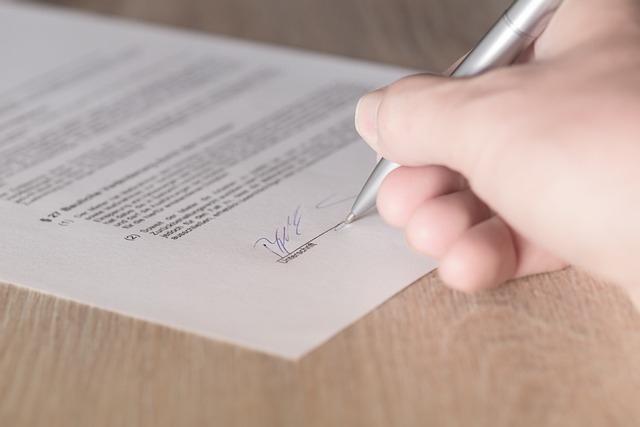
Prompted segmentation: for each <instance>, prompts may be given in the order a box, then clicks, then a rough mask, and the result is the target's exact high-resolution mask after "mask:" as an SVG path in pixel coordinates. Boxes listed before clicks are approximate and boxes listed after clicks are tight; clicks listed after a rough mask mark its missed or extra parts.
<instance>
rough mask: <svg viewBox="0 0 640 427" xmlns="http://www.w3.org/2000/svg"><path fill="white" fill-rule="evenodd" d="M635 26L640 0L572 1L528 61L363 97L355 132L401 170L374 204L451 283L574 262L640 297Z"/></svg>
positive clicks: (638, 46)
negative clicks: (436, 262) (436, 263)
mask: <svg viewBox="0 0 640 427" xmlns="http://www.w3.org/2000/svg"><path fill="white" fill-rule="evenodd" d="M639 23H640V3H638V2H636V1H633V0H565V2H564V3H563V5H562V7H561V8H560V9H559V10H558V12H557V13H556V15H555V17H554V18H553V20H552V21H551V23H550V25H549V27H548V28H547V30H546V31H545V33H544V34H543V36H542V37H541V38H540V39H539V40H538V41H537V42H536V44H535V46H534V49H533V52H532V54H531V55H530V58H529V59H528V61H527V62H526V63H524V64H518V65H514V66H512V67H508V68H503V69H499V70H495V71H491V72H488V73H485V74H483V75H481V76H478V77H473V78H467V79H449V78H444V77H437V76H431V75H417V76H411V77H407V78H404V79H402V80H400V81H398V82H396V83H393V84H392V85H390V86H388V87H386V88H383V89H381V90H378V91H376V92H373V93H372V94H369V95H366V96H365V97H364V98H363V99H362V100H361V101H360V103H359V104H358V108H357V112H356V127H357V128H358V131H359V133H360V134H361V135H362V137H363V138H364V139H365V140H366V141H367V143H369V145H371V147H372V148H373V149H374V150H376V151H377V152H378V154H380V155H381V156H383V157H385V158H387V159H389V160H391V161H394V162H396V163H400V164H402V165H404V166H403V167H401V168H399V169H397V170H396V171H394V172H393V173H392V174H390V175H389V176H388V177H387V179H386V180H385V182H384V183H383V186H382V188H381V189H380V192H379V195H378V210H379V212H380V214H381V215H382V216H383V218H384V219H385V220H386V221H387V222H388V223H390V224H391V225H393V226H397V227H403V228H404V229H405V232H406V238H407V241H408V242H409V244H410V245H411V246H412V247H413V248H414V249H415V250H417V251H419V252H421V253H424V254H427V255H430V256H434V257H436V258H439V259H440V274H441V276H442V278H443V280H444V281H445V282H447V283H449V284H450V285H451V286H453V287H455V288H458V289H461V290H467V291H470V290H478V289H483V288H487V287H490V286H494V285H497V284H500V283H503V282H505V281H507V280H510V279H512V278H517V277H521V276H525V275H530V274H534V273H538V272H544V271H550V270H555V269H558V268H561V267H563V266H564V265H566V264H567V263H571V264H575V265H577V266H580V267H583V268H585V269H587V270H590V271H592V272H594V273H596V274H599V275H602V276H604V277H606V278H608V279H612V280H614V281H617V282H619V283H621V284H623V285H626V286H627V287H628V288H629V289H630V290H632V293H633V292H636V296H635V297H636V301H637V302H640V295H639V294H638V293H640V292H639V291H638V287H639V286H640V261H639V260H638V259H637V258H638V256H640V24H639ZM634 289H635V291H634Z"/></svg>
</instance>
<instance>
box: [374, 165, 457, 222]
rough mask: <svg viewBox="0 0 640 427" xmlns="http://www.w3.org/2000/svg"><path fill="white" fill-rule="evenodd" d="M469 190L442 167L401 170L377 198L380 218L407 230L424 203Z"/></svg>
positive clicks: (383, 187) (388, 180) (450, 171)
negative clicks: (410, 220) (413, 214)
mask: <svg viewBox="0 0 640 427" xmlns="http://www.w3.org/2000/svg"><path fill="white" fill-rule="evenodd" d="M466 187H467V182H466V180H465V179H464V178H463V177H462V176H461V175H460V174H458V173H456V172H453V171H452V170H450V169H448V168H445V167H442V166H423V167H420V168H410V167H400V168H398V169H396V170H394V171H393V172H391V173H390V174H389V175H388V176H387V177H386V178H385V180H384V181H383V182H382V185H381V187H380V190H379V191H378V196H377V202H376V204H377V207H378V212H379V213H380V216H382V218H383V219H384V220H385V221H386V222H387V223H388V224H389V225H391V226H393V227H398V228H404V227H406V225H407V223H408V222H409V218H410V216H411V214H412V212H413V211H415V210H416V208H417V207H418V206H420V205H421V204H422V203H424V201H426V200H429V199H433V198H435V197H438V196H442V195H444V194H449V193H452V192H456V191H460V190H462V189H464V188H466Z"/></svg>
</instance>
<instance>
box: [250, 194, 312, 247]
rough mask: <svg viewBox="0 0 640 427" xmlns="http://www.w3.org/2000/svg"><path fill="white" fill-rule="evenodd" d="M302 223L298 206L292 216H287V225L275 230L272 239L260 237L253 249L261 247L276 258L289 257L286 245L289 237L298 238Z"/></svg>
mask: <svg viewBox="0 0 640 427" xmlns="http://www.w3.org/2000/svg"><path fill="white" fill-rule="evenodd" d="M301 221H302V213H301V212H300V206H298V207H297V208H296V210H295V212H294V213H293V215H288V216H287V223H286V225H283V226H282V227H278V228H276V232H275V235H274V237H273V238H269V237H261V238H259V239H258V240H256V242H255V243H254V244H253V248H254V249H258V248H259V247H263V248H265V249H267V250H268V251H270V252H272V253H273V254H275V255H277V256H278V257H281V256H285V255H289V254H290V252H289V249H287V244H288V243H289V241H290V240H291V237H295V236H300V235H301V234H302V233H301V232H300V223H301Z"/></svg>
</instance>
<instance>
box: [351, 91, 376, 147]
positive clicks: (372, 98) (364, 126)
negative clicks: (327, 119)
mask: <svg viewBox="0 0 640 427" xmlns="http://www.w3.org/2000/svg"><path fill="white" fill-rule="evenodd" d="M380 101H382V91H380V90H377V91H375V92H371V93H368V94H366V95H365V96H363V97H362V98H360V101H358V105H357V106H356V130H357V131H358V133H359V134H360V136H361V137H362V139H364V140H365V142H366V143H367V144H369V145H370V146H371V148H373V149H374V150H375V149H376V146H377V144H378V108H380Z"/></svg>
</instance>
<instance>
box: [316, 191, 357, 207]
mask: <svg viewBox="0 0 640 427" xmlns="http://www.w3.org/2000/svg"><path fill="white" fill-rule="evenodd" d="M337 196H338V194H332V195H330V196H329V197H327V198H326V199H323V200H321V201H320V202H318V204H317V205H316V209H327V208H330V207H332V206H336V205H339V204H341V203H345V202H348V201H349V200H354V199H355V198H356V197H357V196H358V195H357V194H354V195H353V196H349V197H343V198H340V199H336V197H337Z"/></svg>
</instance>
